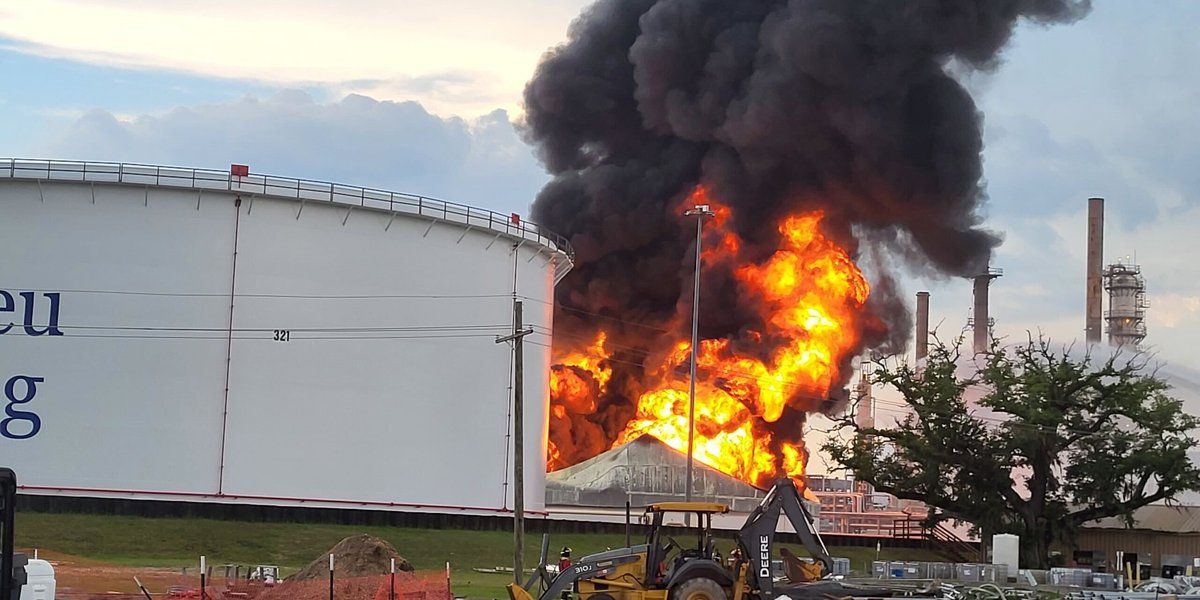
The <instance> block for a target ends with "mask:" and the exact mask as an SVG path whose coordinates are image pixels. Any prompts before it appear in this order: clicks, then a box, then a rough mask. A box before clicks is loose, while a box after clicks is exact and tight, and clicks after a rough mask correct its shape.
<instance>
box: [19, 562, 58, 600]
mask: <svg viewBox="0 0 1200 600" xmlns="http://www.w3.org/2000/svg"><path fill="white" fill-rule="evenodd" d="M25 576H26V582H25V585H24V586H22V587H21V600H54V594H55V588H56V584H55V581H54V567H53V566H52V565H51V564H50V563H49V562H47V561H44V560H41V559H37V558H34V559H30V561H29V562H28V564H26V565H25Z"/></svg>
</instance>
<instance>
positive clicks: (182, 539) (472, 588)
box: [15, 513, 940, 598]
mask: <svg viewBox="0 0 1200 600" xmlns="http://www.w3.org/2000/svg"><path fill="white" fill-rule="evenodd" d="M15 529H16V535H17V545H18V546H19V547H21V548H26V549H32V548H41V549H45V550H51V551H55V552H60V553H65V554H71V555H74V556H79V557H82V558H87V559H92V560H97V561H103V562H108V563H114V564H119V565H127V566H135V567H183V566H186V565H195V564H196V562H197V560H198V558H197V557H199V556H200V555H201V554H203V555H205V556H207V557H208V561H209V564H211V565H219V564H225V563H238V564H275V565H279V566H280V567H282V568H283V570H284V574H285V575H287V574H289V573H291V572H293V571H296V570H299V569H300V568H301V567H303V566H305V565H306V564H308V563H309V562H310V561H312V560H313V559H315V558H317V557H320V556H322V555H323V554H324V553H325V552H326V551H327V550H328V549H329V548H330V547H332V546H333V545H334V544H336V543H337V542H338V541H339V540H341V539H342V538H344V537H346V536H349V535H353V534H356V533H369V534H371V535H375V536H378V537H380V538H383V539H385V540H387V541H389V542H391V543H392V544H393V545H394V546H396V549H397V550H399V551H400V554H401V555H402V556H404V557H405V558H407V559H408V560H409V561H410V562H411V563H412V564H413V566H415V567H416V568H417V569H418V570H437V569H444V568H445V565H446V562H447V561H449V562H450V566H451V577H452V581H453V586H454V592H455V594H456V595H465V596H469V597H472V598H504V597H506V594H505V592H504V590H503V586H504V584H506V583H508V582H509V581H510V580H511V579H510V578H511V576H510V575H503V574H487V573H477V572H475V571H474V570H473V569H474V568H476V567H481V568H489V567H496V566H501V565H510V564H511V556H512V554H511V553H512V535H511V534H510V533H508V532H505V531H466V530H456V529H450V530H436V529H414V528H404V527H370V526H351V525H325V524H310V523H259V522H243V521H225V520H213V519H192V518H184V519H180V518H144V517H125V516H108V515H82V514H49V513H21V514H19V515H18V519H17V524H16V528H15ZM540 540H541V538H540V536H536V535H533V536H530V537H529V538H528V540H527V542H528V543H527V548H526V559H525V560H526V564H527V565H532V564H535V563H536V561H537V553H538V549H539V545H540V543H541V542H540ZM550 541H551V549H552V551H553V552H554V554H553V556H552V557H551V558H552V559H556V558H557V550H558V549H560V548H562V547H563V546H570V547H571V548H572V549H574V551H575V554H574V555H575V557H577V558H578V557H580V556H584V555H586V554H589V553H592V552H598V551H601V550H605V549H606V548H611V547H617V546H622V545H624V544H625V537H624V535H613V534H556V535H552V536H551V540H550ZM680 541H683V540H682V538H681V539H680ZM634 543H637V541H635V542H634ZM731 545H732V543H731V542H730V541H725V542H724V543H722V544H719V546H720V548H721V550H722V552H727V551H728V549H729V548H730V547H731ZM794 550H795V551H796V553H797V554H798V555H800V556H806V555H807V553H805V552H804V551H803V550H800V549H794ZM829 550H830V553H831V554H832V555H834V556H842V557H846V558H849V559H850V560H851V565H852V568H853V569H855V570H856V571H859V572H863V571H864V570H865V569H867V568H869V566H870V561H872V560H874V559H875V549H874V548H830V549H829ZM880 558H882V559H883V560H888V559H903V560H940V557H938V556H937V555H934V554H932V553H930V552H928V551H925V550H908V549H890V548H884V549H883V550H882V552H881V554H880Z"/></svg>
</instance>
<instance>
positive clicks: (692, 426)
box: [683, 204, 714, 502]
mask: <svg viewBox="0 0 1200 600" xmlns="http://www.w3.org/2000/svg"><path fill="white" fill-rule="evenodd" d="M683 214H684V216H688V217H696V270H695V272H694V273H693V275H692V278H693V279H694V280H695V288H694V291H693V292H692V366H691V374H690V376H689V378H688V448H687V487H686V488H685V490H684V495H683V498H684V500H685V501H687V502H691V501H692V463H693V462H694V459H693V458H692V450H693V448H694V445H695V441H696V347H697V346H698V345H699V343H700V340H699V337H700V241H701V239H702V238H703V234H704V217H711V216H713V214H714V213H713V211H712V209H711V208H709V206H708V205H707V204H698V205H696V206H694V207H692V208H691V209H689V210H687V211H686V212H684V213H683Z"/></svg>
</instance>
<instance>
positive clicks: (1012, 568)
mask: <svg viewBox="0 0 1200 600" xmlns="http://www.w3.org/2000/svg"><path fill="white" fill-rule="evenodd" d="M1020 557H1021V538H1020V537H1018V536H1015V535H1012V534H1010V533H998V534H996V535H993V536H992V564H993V565H1005V566H1007V567H1008V570H1007V571H1006V575H1007V573H1016V572H1017V563H1018V562H1019V560H1020ZM1003 582H1004V580H1001V583H1003Z"/></svg>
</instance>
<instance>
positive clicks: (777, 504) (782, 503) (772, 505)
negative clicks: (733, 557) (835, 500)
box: [738, 478, 833, 600]
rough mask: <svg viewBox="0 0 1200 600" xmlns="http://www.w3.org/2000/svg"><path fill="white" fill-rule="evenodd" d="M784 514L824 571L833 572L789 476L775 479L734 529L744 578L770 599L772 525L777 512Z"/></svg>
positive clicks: (772, 584)
mask: <svg viewBox="0 0 1200 600" xmlns="http://www.w3.org/2000/svg"><path fill="white" fill-rule="evenodd" d="M781 513H782V514H786V515H787V518H788V521H791V523H792V528H793V529H795V530H796V534H797V535H798V536H800V541H801V542H802V543H803V544H804V547H805V548H806V549H807V550H808V553H809V554H811V555H812V557H813V559H814V560H816V561H818V562H820V563H821V564H822V566H823V567H824V573H832V572H833V559H832V558H830V557H829V551H828V550H826V548H825V542H823V541H822V540H821V534H819V533H817V530H816V527H815V526H814V525H813V521H812V516H811V515H809V514H808V510H807V509H805V508H804V503H803V502H801V500H800V492H799V491H797V490H796V484H795V482H793V481H792V480H791V479H786V478H785V479H780V480H778V481H776V482H775V485H774V486H772V487H771V490H770V491H769V492H767V496H766V497H765V498H763V500H762V502H761V503H759V505H758V506H757V507H756V508H755V509H754V511H753V512H751V513H750V516H749V517H748V518H747V519H746V523H745V525H742V529H741V531H739V532H738V541H739V542H740V544H741V547H742V552H743V553H744V555H745V557H746V560H747V561H748V562H749V564H750V571H749V573H748V578H749V579H750V580H751V581H752V582H753V584H754V585H752V586H751V587H753V588H756V589H758V590H759V597H760V598H762V599H763V600H772V599H773V598H774V597H775V582H774V580H773V579H772V577H771V558H772V556H774V548H775V528H776V527H778V525H779V516H780V514H781Z"/></svg>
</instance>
